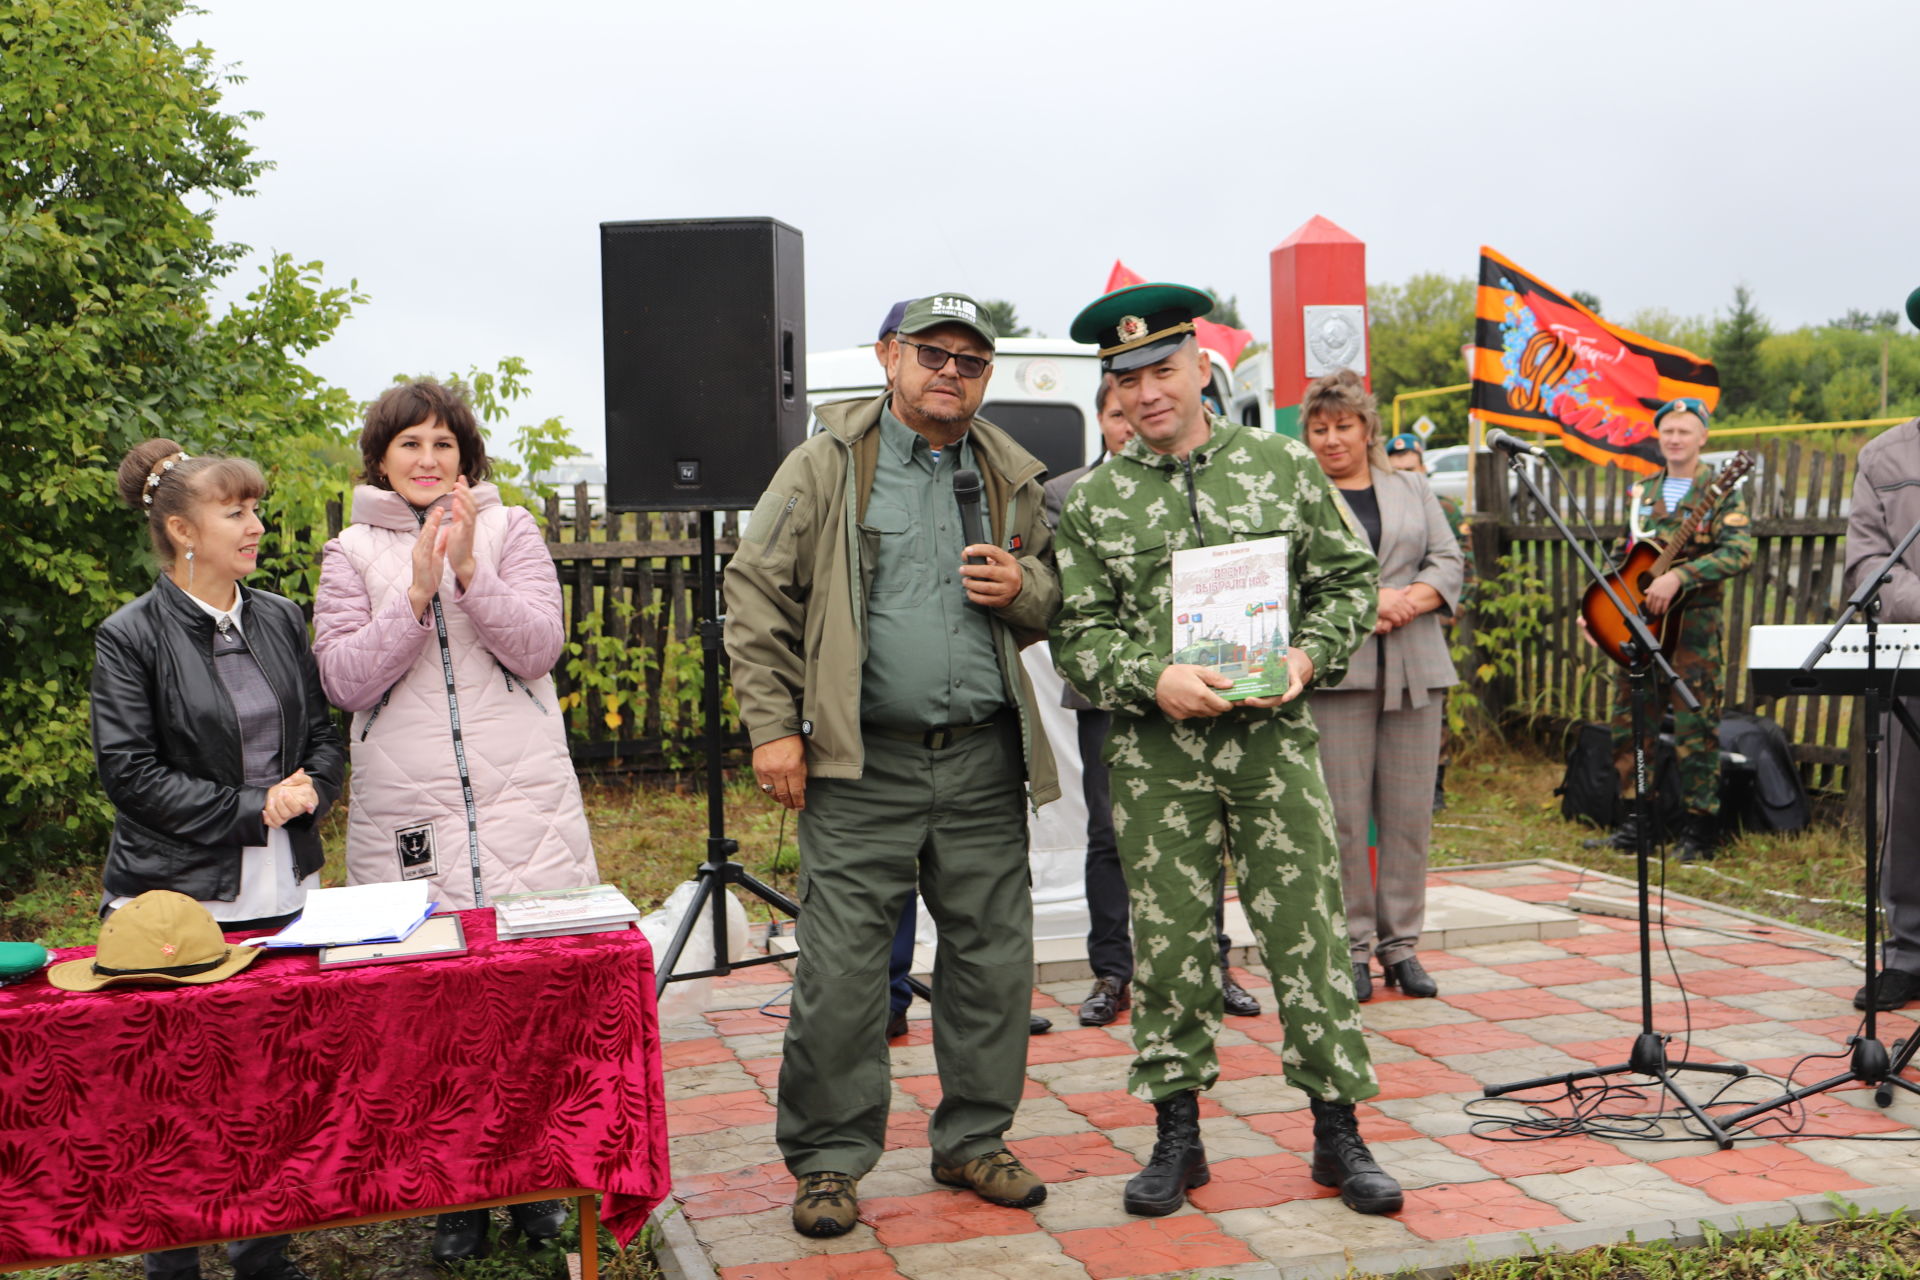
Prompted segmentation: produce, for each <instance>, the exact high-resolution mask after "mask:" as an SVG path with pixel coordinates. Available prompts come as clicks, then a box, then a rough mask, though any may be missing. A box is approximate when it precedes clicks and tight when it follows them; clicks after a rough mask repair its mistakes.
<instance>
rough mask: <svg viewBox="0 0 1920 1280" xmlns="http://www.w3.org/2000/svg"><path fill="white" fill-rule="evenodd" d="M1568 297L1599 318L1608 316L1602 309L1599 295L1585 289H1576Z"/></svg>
mask: <svg viewBox="0 0 1920 1280" xmlns="http://www.w3.org/2000/svg"><path fill="white" fill-rule="evenodd" d="M1567 296H1568V297H1569V298H1572V299H1573V300H1574V301H1575V302H1577V303H1579V304H1580V305H1581V306H1583V307H1585V308H1586V309H1587V310H1589V311H1591V312H1593V314H1595V315H1597V316H1599V315H1605V314H1606V312H1605V311H1603V310H1602V309H1601V307H1600V295H1599V294H1597V293H1590V292H1588V291H1587V290H1585V289H1575V290H1574V291H1573V292H1572V293H1570V294H1568V295H1567Z"/></svg>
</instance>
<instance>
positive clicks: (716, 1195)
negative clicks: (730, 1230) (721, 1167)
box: [673, 1160, 793, 1219]
mask: <svg viewBox="0 0 1920 1280" xmlns="http://www.w3.org/2000/svg"><path fill="white" fill-rule="evenodd" d="M673 1195H674V1198H675V1199H676V1200H678V1201H680V1211H681V1213H683V1214H685V1215H686V1216H687V1217H689V1218H696V1219H697V1218H724V1217H727V1216H729V1215H732V1214H736V1213H763V1212H765V1211H766V1210H768V1209H778V1208H781V1207H783V1206H786V1205H790V1204H792V1203H793V1175H792V1174H790V1173H788V1172H787V1166H786V1165H785V1164H784V1163H782V1162H781V1161H778V1160H773V1161H769V1162H768V1163H766V1164H756V1165H752V1166H749V1167H748V1168H745V1169H733V1170H730V1171H728V1172H726V1173H704V1174H697V1175H695V1176H693V1177H690V1178H676V1179H674V1187H673Z"/></svg>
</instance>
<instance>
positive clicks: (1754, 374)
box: [1367, 273, 1920, 446]
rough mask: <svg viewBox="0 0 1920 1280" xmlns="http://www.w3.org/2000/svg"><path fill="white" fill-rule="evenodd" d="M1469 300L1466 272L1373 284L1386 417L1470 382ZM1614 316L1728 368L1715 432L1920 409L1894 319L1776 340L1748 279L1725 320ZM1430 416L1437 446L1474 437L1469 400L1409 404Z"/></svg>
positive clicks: (1912, 348)
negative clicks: (1400, 405) (1401, 397)
mask: <svg viewBox="0 0 1920 1280" xmlns="http://www.w3.org/2000/svg"><path fill="white" fill-rule="evenodd" d="M1587 296H1588V297H1589V298H1591V296H1592V295H1587ZM1593 300H1594V301H1597V299H1593ZM1473 303H1474V284H1473V281H1472V280H1470V279H1468V278H1466V277H1464V276H1446V275H1439V274H1432V273H1429V274H1423V275H1416V276H1412V277H1410V278H1409V279H1408V280H1407V281H1406V282H1405V283H1403V284H1381V285H1373V286H1370V287H1369V288H1368V289H1367V310H1368V319H1369V335H1368V337H1369V342H1370V344H1371V352H1370V354H1371V356H1372V361H1373V391H1374V395H1375V396H1377V397H1378V398H1379V401H1380V404H1381V406H1382V408H1383V410H1384V409H1385V407H1386V406H1387V405H1388V404H1390V403H1391V402H1392V400H1393V397H1394V396H1395V395H1397V394H1399V393H1400V392H1403V391H1423V390H1427V389H1429V388H1432V387H1445V386H1454V385H1457V384H1459V383H1463V382H1465V381H1466V380H1467V366H1466V363H1465V361H1464V360H1462V358H1461V354H1460V349H1461V347H1462V346H1464V345H1466V344H1468V343H1470V342H1472V341H1473ZM1602 314H1604V313H1602ZM1607 319H1609V320H1613V321H1615V322H1616V323H1619V324H1621V325H1624V326H1625V327H1626V328H1628V329H1632V330H1634V331H1635V332H1637V333H1643V334H1646V335H1647V336H1648V337H1650V338H1657V339H1659V340H1660V341H1662V342H1669V343H1672V344H1674V345H1675V346H1680V347H1684V348H1686V349H1687V350H1689V351H1692V352H1695V353H1697V354H1699V355H1703V356H1708V357H1710V358H1711V359H1712V360H1713V362H1714V364H1715V367H1716V368H1718V369H1719V371H1720V387H1721V401H1720V410H1719V412H1718V413H1716V414H1715V415H1714V424H1715V425H1716V426H1722V427H1726V426H1764V425H1771V424H1775V423H1794V422H1847V421H1856V420H1859V419H1863V418H1880V417H1911V416H1913V415H1914V414H1916V413H1920V334H1914V333H1899V332H1896V325H1897V323H1898V316H1897V315H1896V314H1895V313H1893V312H1889V311H1861V310H1859V309H1854V310H1851V311H1849V312H1847V314H1846V315H1844V316H1842V317H1840V318H1838V319H1835V320H1833V321H1830V322H1829V323H1827V324H1824V325H1808V326H1803V327H1801V328H1798V329H1793V330H1788V331H1786V332H1778V333H1776V332H1775V331H1774V329H1773V326H1772V324H1771V323H1770V322H1769V321H1768V320H1767V318H1766V316H1765V315H1764V314H1762V312H1761V310H1760V307H1759V303H1758V301H1757V300H1756V298H1755V296H1754V293H1753V291H1752V290H1751V289H1749V288H1748V287H1747V286H1746V285H1744V284H1741V285H1738V286H1736V287H1735V289H1734V291H1733V296H1732V297H1731V298H1730V299H1729V302H1728V306H1727V308H1726V310H1725V311H1724V312H1722V313H1721V314H1719V315H1717V316H1679V315H1675V314H1673V313H1672V312H1670V311H1667V310H1665V309H1662V308H1658V307H1654V308H1645V309H1642V310H1640V311H1636V312H1634V313H1632V314H1631V315H1627V316H1608V317H1607ZM1883 360H1884V364H1885V369H1886V375H1887V376H1886V404H1887V407H1886V411H1885V412H1884V413H1883V412H1882V411H1881V369H1882V363H1883ZM1423 413H1424V414H1426V415H1427V416H1428V417H1430V418H1432V419H1433V421H1434V425H1435V427H1436V430H1435V432H1434V434H1433V437H1432V439H1431V440H1430V441H1429V444H1430V445H1436V446H1437V445H1449V444H1464V443H1465V442H1466V438H1467V396H1466V393H1464V392H1461V393H1458V394H1454V395H1447V396H1434V397H1432V398H1430V399H1422V400H1417V401H1412V402H1409V404H1408V405H1407V409H1406V413H1405V417H1406V419H1407V421H1408V422H1411V421H1412V420H1413V419H1414V418H1417V417H1419V416H1420V415H1421V414H1423Z"/></svg>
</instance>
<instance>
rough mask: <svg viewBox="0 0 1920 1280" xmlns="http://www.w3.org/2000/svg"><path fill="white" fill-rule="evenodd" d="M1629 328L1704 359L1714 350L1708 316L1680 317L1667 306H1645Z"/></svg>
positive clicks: (1632, 319)
mask: <svg viewBox="0 0 1920 1280" xmlns="http://www.w3.org/2000/svg"><path fill="white" fill-rule="evenodd" d="M1626 327H1627V328H1629V329H1631V330H1633V331H1634V332H1635V333H1639V334H1644V335H1646V336H1647V337H1649V338H1652V339H1653V340H1654V341H1656V342H1664V343H1666V344H1667V345H1669V346H1674V347H1680V348H1682V349H1683V350H1687V351H1691V352H1693V353H1694V354H1695V355H1701V356H1704V355H1706V354H1707V353H1708V351H1709V350H1711V349H1712V347H1713V321H1712V320H1711V319H1709V318H1708V317H1706V316H1677V315H1675V314H1673V312H1671V311H1668V310H1667V309H1666V308H1665V307H1642V308H1640V310H1638V311H1636V312H1634V313H1633V314H1632V315H1631V316H1629V317H1628V318H1627V322H1626Z"/></svg>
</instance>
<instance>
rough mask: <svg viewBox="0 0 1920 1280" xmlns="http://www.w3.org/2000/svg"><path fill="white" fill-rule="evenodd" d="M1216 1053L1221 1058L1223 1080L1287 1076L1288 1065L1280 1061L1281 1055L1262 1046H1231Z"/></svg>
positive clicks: (1226, 1046)
mask: <svg viewBox="0 0 1920 1280" xmlns="http://www.w3.org/2000/svg"><path fill="white" fill-rule="evenodd" d="M1215 1052H1216V1053H1217V1054H1218V1055H1219V1058H1220V1078H1221V1079H1222V1080H1248V1079H1251V1078H1252V1077H1254V1076H1277V1075H1284V1074H1286V1070H1287V1064H1286V1063H1284V1062H1282V1061H1280V1055H1279V1054H1277V1053H1275V1052H1274V1051H1273V1050H1271V1049H1269V1048H1267V1047H1266V1046H1265V1045H1262V1044H1230V1045H1225V1046H1223V1047H1221V1048H1220V1049H1218V1050H1216V1051H1215Z"/></svg>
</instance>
